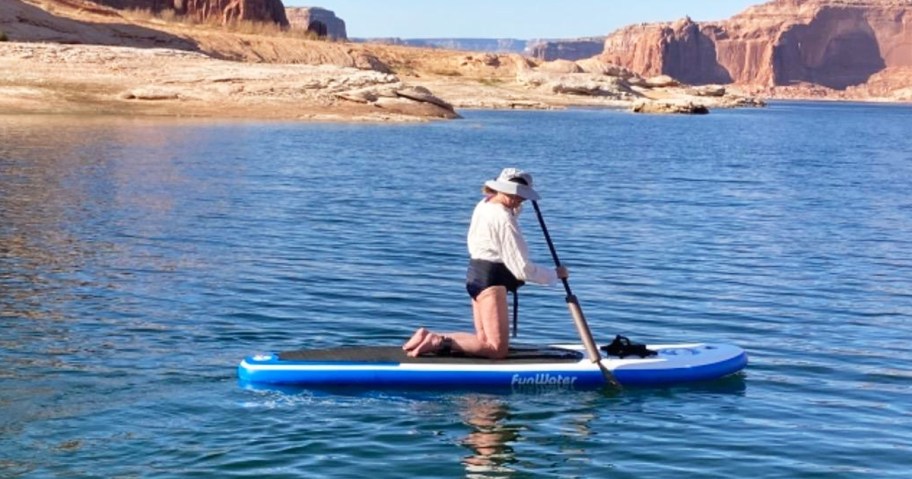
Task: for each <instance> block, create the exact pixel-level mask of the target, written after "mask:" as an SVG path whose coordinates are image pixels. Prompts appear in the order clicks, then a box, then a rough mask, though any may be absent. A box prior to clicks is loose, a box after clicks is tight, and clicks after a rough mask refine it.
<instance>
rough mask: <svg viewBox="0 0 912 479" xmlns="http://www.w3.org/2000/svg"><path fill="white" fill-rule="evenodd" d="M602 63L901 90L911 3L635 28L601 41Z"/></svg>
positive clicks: (760, 81) (751, 12)
mask: <svg viewBox="0 0 912 479" xmlns="http://www.w3.org/2000/svg"><path fill="white" fill-rule="evenodd" d="M602 59H603V60H606V61H610V62H613V63H615V64H618V65H620V66H623V67H627V68H629V69H631V70H633V71H636V72H639V73H641V74H643V75H644V76H651V75H660V74H666V75H671V76H673V77H675V78H678V79H679V80H682V81H684V82H686V83H692V84H708V83H737V84H741V85H752V86H764V87H771V86H777V85H794V84H803V83H811V84H816V85H821V86H825V87H828V88H833V89H837V90H844V89H846V88H847V87H851V86H856V85H863V84H865V83H866V82H867V81H868V80H869V79H871V78H872V77H873V76H875V75H878V79H879V82H880V84H891V83H898V84H904V85H905V86H909V84H910V83H909V82H908V81H907V80H909V79H910V78H912V77H909V76H908V70H909V69H910V68H912V0H775V1H772V2H769V3H766V4H763V5H759V6H755V7H751V8H749V9H747V10H746V11H744V12H743V13H741V14H739V15H737V16H735V17H732V18H731V19H729V20H727V21H723V22H718V23H703V24H698V23H694V22H692V21H691V20H690V19H684V20H681V21H678V22H675V23H666V24H643V25H635V26H630V27H626V28H624V29H621V30H618V31H617V32H615V33H613V34H612V35H610V36H609V37H608V38H607V39H606V40H605V51H604V52H603V53H602ZM890 72H899V74H901V75H905V76H904V77H903V78H905V80H903V79H899V80H889V79H885V78H884V76H885V75H887V76H889V74H890Z"/></svg>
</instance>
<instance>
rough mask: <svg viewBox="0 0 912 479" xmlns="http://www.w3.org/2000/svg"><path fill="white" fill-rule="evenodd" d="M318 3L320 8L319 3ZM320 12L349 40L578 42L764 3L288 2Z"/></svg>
mask: <svg viewBox="0 0 912 479" xmlns="http://www.w3.org/2000/svg"><path fill="white" fill-rule="evenodd" d="M317 1H319V3H316V2H317ZM284 3H285V6H288V7H302V6H311V7H322V8H326V9H328V10H332V11H333V12H335V13H336V15H337V16H338V17H339V18H341V19H342V20H344V21H345V26H346V29H347V30H348V36H349V37H399V38H434V37H445V38H454V37H459V38H518V39H524V40H527V39H532V38H575V37H587V36H597V35H606V34H608V33H611V32H612V31H614V30H616V29H617V28H620V27H622V26H624V25H629V24H633V23H641V22H659V21H672V20H677V19H679V18H682V17H684V16H685V15H690V17H691V18H693V19H694V20H722V19H726V18H728V17H731V16H732V15H734V14H737V13H739V12H741V11H743V10H744V9H745V8H747V7H749V6H751V5H758V4H761V3H764V1H762V0H693V1H688V0H563V1H558V0H423V1H422V0H284Z"/></svg>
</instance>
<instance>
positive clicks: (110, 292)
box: [0, 103, 912, 478]
mask: <svg viewBox="0 0 912 479" xmlns="http://www.w3.org/2000/svg"><path fill="white" fill-rule="evenodd" d="M465 117H466V118H465V119H464V120H461V121H453V122H445V123H432V124H422V125H335V124H320V125H313V124H296V123H260V122H187V121H177V120H148V119H143V120H124V119H85V118H79V119H76V118H60V117H0V321H2V332H0V359H2V361H3V366H4V367H3V368H2V369H0V476H2V477H28V478H45V477H49V478H56V477H60V478H83V477H84V478H94V477H97V478H112V477H118V478H120V477H123V478H127V477H131V478H132V477H174V478H184V477H256V478H292V477H353V478H364V477H395V478H400V477H486V478H487V477H567V478H570V477H612V478H640V477H717V478H729V477H763V478H823V477H826V478H834V477H835V478H839V477H845V478H857V477H870V478H891V477H896V478H899V477H909V474H910V473H909V471H910V467H912V459H910V458H912V394H910V393H912V352H910V347H909V345H910V343H912V324H910V319H912V193H910V191H912V187H910V184H912V135H910V133H912V129H910V127H909V125H912V108H908V107H899V106H889V105H849V104H813V103H808V104H785V103H783V104H774V105H773V106H771V107H769V108H766V109H760V110H734V111H716V112H713V114H711V115H708V116H706V117H677V116H673V117H656V116H634V115H630V114H627V113H623V112H615V111H596V110H578V111H563V112H472V111H469V112H465ZM503 166H520V167H522V168H525V169H528V170H530V171H532V172H533V173H535V175H536V176H535V178H536V184H537V187H538V189H539V191H540V192H541V193H542V194H543V196H544V199H543V200H542V201H541V206H542V210H543V213H544V215H545V218H546V220H547V222H548V226H549V229H550V230H551V235H552V237H553V238H554V240H555V243H556V246H557V249H558V252H559V253H560V254H561V257H562V259H563V260H564V262H565V263H567V264H568V265H569V266H570V269H571V284H572V285H573V288H574V292H575V293H576V294H577V295H578V296H579V297H580V300H581V302H582V305H583V308H584V309H585V311H586V316H587V317H588V319H589V322H590V325H591V327H592V330H593V333H594V334H595V336H596V338H597V339H602V340H603V341H604V340H607V339H610V338H611V337H613V335H614V334H618V333H621V334H626V335H629V336H631V337H632V338H633V339H635V340H639V341H645V342H685V341H712V342H730V343H735V344H739V345H741V346H742V347H744V348H745V349H746V350H747V351H748V353H749V354H750V358H751V364H750V365H749V366H748V369H747V370H746V371H745V373H744V374H743V375H739V376H736V377H732V378H728V379H726V380H721V381H716V382H711V383H706V384H699V385H694V386H689V387H675V388H666V389H625V390H622V391H587V392H582V393H576V394H567V393H556V392H547V391H543V392H541V393H540V394H534V393H521V394H519V393H517V394H511V393H503V394H498V393H473V392H451V393H441V392H433V393H432V392H420V391H415V392H396V391H383V392H358V391H313V390H286V391H270V390H265V391H252V390H247V389H244V388H241V387H239V385H238V384H237V381H236V370H235V367H236V365H237V363H238V361H239V360H240V359H241V358H242V357H243V356H245V355H247V354H251V353H255V352H264V351H271V350H286V349H295V348H301V347H323V346H339V345H363V344H399V343H400V342H401V341H403V340H404V339H405V338H406V337H407V336H408V335H409V333H410V332H411V331H412V330H413V328H414V327H416V326H418V325H425V326H429V327H432V328H442V329H450V330H452V329H466V328H469V327H470V325H471V318H470V315H471V312H470V309H469V305H468V300H467V296H466V294H465V292H464V290H463V285H462V278H463V274H464V265H465V261H466V253H465V246H464V235H465V231H466V228H467V225H468V220H469V216H470V214H471V210H472V207H473V206H474V203H475V201H477V198H478V195H479V187H480V185H481V183H482V181H483V180H485V179H487V178H490V177H493V176H494V175H496V174H497V172H498V171H499V170H500V168H502V167H503ZM521 223H522V224H523V227H524V229H525V231H526V236H527V238H528V239H529V241H530V243H531V245H530V246H531V248H532V250H533V255H534V257H535V258H537V259H538V260H539V261H541V262H548V261H549V256H548V254H547V249H546V247H545V245H544V244H543V241H542V240H541V235H540V232H539V229H538V226H537V224H536V223H535V219H534V214H532V213H531V212H526V213H525V214H524V215H523V217H522V218H521ZM520 339H521V341H522V342H527V343H552V342H569V341H575V340H576V339H577V338H576V336H575V333H574V329H573V326H572V322H571V320H570V318H569V315H568V313H567V311H566V309H565V305H564V302H563V292H562V290H561V289H559V288H551V289H549V288H540V287H534V286H530V287H527V288H525V289H524V299H523V313H522V318H521V324H520Z"/></svg>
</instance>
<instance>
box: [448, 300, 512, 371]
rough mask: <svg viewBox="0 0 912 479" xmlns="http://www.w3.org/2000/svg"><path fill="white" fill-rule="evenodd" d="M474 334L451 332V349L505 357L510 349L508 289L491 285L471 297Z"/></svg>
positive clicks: (493, 356)
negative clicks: (474, 296)
mask: <svg viewBox="0 0 912 479" xmlns="http://www.w3.org/2000/svg"><path fill="white" fill-rule="evenodd" d="M472 313H473V316H474V319H475V334H474V335H473V334H470V333H452V334H447V336H449V337H451V338H453V349H454V350H456V351H461V352H464V353H466V354H469V355H472V356H481V357H486V358H491V359H503V358H505V357H507V354H508V353H509V349H510V331H509V328H510V322H509V312H508V311H507V289H506V288H504V287H503V286H492V287H490V288H487V289H485V290H484V291H482V292H481V294H479V295H478V297H476V298H475V300H474V301H472Z"/></svg>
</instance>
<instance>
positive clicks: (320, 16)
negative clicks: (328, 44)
mask: <svg viewBox="0 0 912 479" xmlns="http://www.w3.org/2000/svg"><path fill="white" fill-rule="evenodd" d="M285 16H287V17H288V23H289V24H290V25H291V28H298V29H301V30H305V31H308V32H311V33H313V34H314V35H316V36H318V37H329V38H333V39H335V40H347V39H348V34H347V33H346V31H345V22H344V21H343V20H342V19H341V18H339V17H337V16H336V14H335V13H334V12H332V11H330V10H326V9H325V8H317V7H300V8H298V7H292V8H286V9H285Z"/></svg>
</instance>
